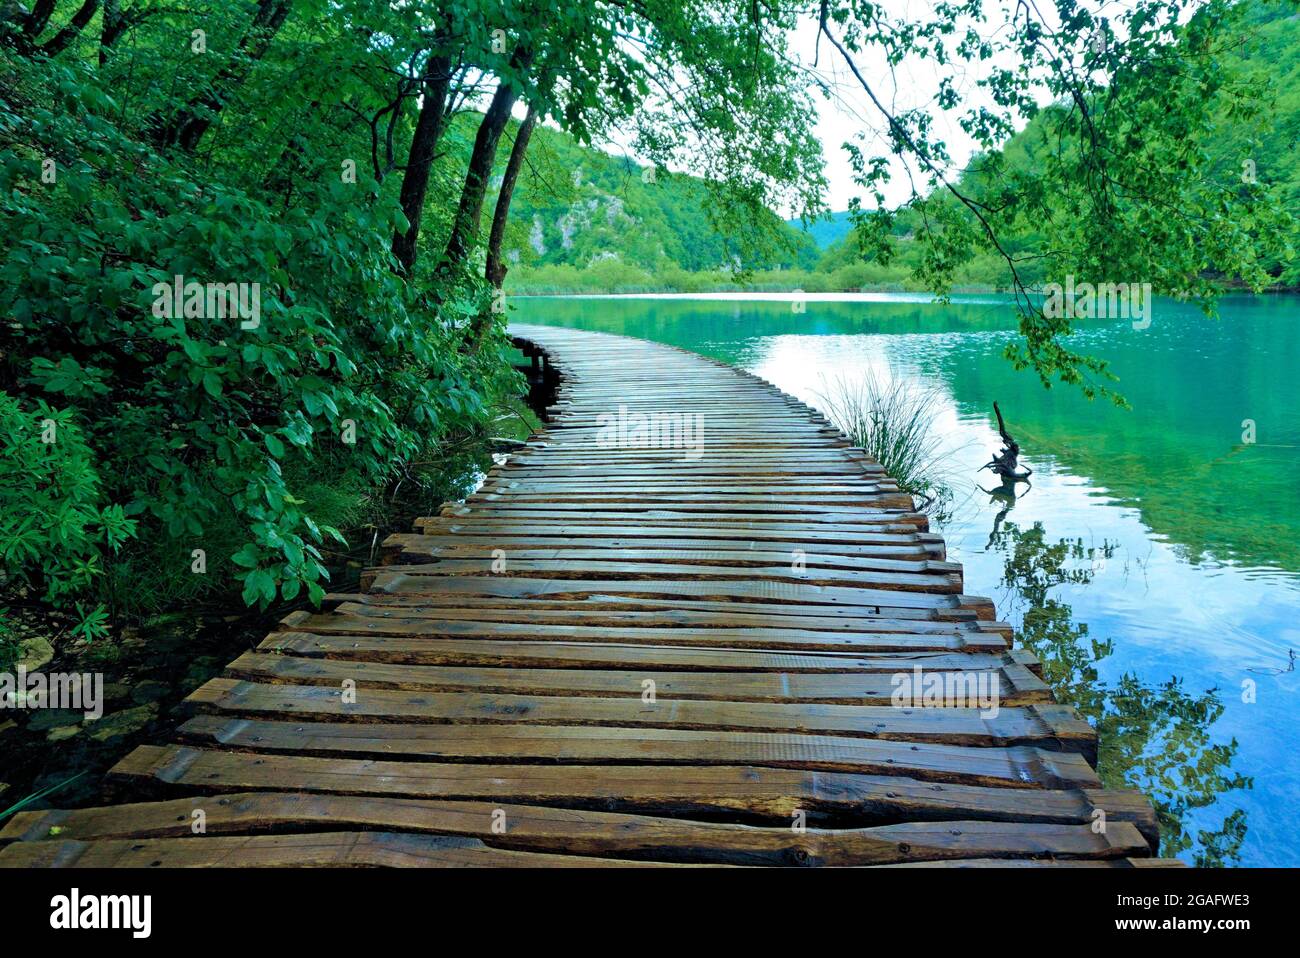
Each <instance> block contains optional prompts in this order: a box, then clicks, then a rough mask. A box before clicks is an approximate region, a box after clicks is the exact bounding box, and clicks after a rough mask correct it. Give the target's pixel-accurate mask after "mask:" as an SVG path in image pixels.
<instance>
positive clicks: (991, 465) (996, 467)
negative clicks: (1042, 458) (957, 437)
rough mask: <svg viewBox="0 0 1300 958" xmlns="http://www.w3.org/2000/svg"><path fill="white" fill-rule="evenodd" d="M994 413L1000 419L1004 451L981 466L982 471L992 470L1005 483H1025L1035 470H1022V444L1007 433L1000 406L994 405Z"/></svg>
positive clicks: (1025, 468) (999, 424) (999, 425)
mask: <svg viewBox="0 0 1300 958" xmlns="http://www.w3.org/2000/svg"><path fill="white" fill-rule="evenodd" d="M993 412H994V413H995V414H996V415H997V417H998V432H999V433H1001V434H1002V444H1003V445H1002V451H1001V452H999V453H998V454H997V455H996V456H994V457H993V459H992V460H990V461H989V462H987V463H985V464H984V465H982V466H980V470H981V471H983V470H985V469H991V470H993V472H994V473H995V474H996V475H999V476H1001V477H1002V481H1003V483H1004V484H1005V483H1007V482H1011V483H1016V482H1025V481H1027V480H1028V479H1029V477H1030V476H1032V475H1033V474H1034V470H1032V469H1030V468H1029V467H1028V466H1025V467H1024V469H1023V470H1022V469H1021V468H1020V443H1018V442H1016V441H1015V439H1013V438H1012V436H1011V433H1009V432H1007V425H1006V423H1005V422H1003V420H1002V410H1001V409H999V408H998V404H997V403H996V402H995V403H994V404H993Z"/></svg>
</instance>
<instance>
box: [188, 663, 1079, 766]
mask: <svg viewBox="0 0 1300 958" xmlns="http://www.w3.org/2000/svg"><path fill="white" fill-rule="evenodd" d="M647 682H650V683H654V682H655V680H654V679H653V678H644V679H640V680H636V681H635V684H634V685H633V686H632V687H631V688H630V689H629V690H628V692H629V693H630V694H628V695H625V696H624V697H622V698H606V697H599V698H598V697H595V696H587V697H570V696H560V695H550V696H541V695H516V694H505V693H496V694H483V693H477V692H443V691H433V690H419V691H408V690H405V689H386V688H365V689H361V688H357V687H355V686H349V685H347V684H346V683H344V684H343V685H342V686H326V685H284V684H269V683H261V682H249V681H243V680H240V679H234V678H217V679H212V680H211V681H209V682H207V683H205V684H204V685H203V686H201V687H200V688H198V689H196V690H195V691H194V692H192V693H190V695H189V696H188V697H187V698H186V699H185V702H186V703H187V704H188V705H191V706H193V707H195V708H197V709H201V710H203V711H213V712H232V713H235V714H239V715H255V716H259V717H293V718H310V719H317V718H324V719H327V720H334V721H340V720H341V721H355V722H421V723H423V722H427V723H452V724H503V723H505V724H519V723H526V724H532V725H566V726H586V725H593V726H609V727H619V728H629V727H630V728H638V729H641V728H671V729H690V730H699V731H706V730H714V729H716V730H719V731H773V732H809V733H814V734H825V735H837V736H851V737H854V738H866V739H871V740H874V741H880V742H928V743H942V744H945V745H962V746H998V747H1008V746H1015V745H1034V746H1036V747H1039V748H1050V749H1055V750H1061V751H1069V752H1080V753H1083V754H1088V755H1091V754H1092V753H1094V752H1095V748H1096V733H1095V732H1094V731H1093V729H1092V726H1090V725H1089V724H1088V723H1087V722H1085V721H1083V720H1082V719H1081V718H1079V717H1078V715H1077V714H1076V713H1075V712H1074V710H1073V709H1070V708H1068V707H1066V706H1060V705H1054V704H1044V705H1029V706H1024V707H1016V708H1001V707H999V706H998V704H997V696H996V694H994V695H992V696H990V697H989V699H988V701H989V707H987V708H985V709H981V708H956V707H947V708H920V707H917V708H896V707H894V706H892V705H890V706H875V705H838V704H825V703H812V702H796V703H786V702H738V701H725V700H720V701H719V700H693V699H674V698H669V697H667V696H664V697H660V696H659V695H658V692H657V686H655V687H654V688H653V698H652V700H650V701H647V697H648V696H649V695H650V692H648V691H647V690H646V688H647V687H646V686H645V683H647ZM606 694H608V693H606Z"/></svg>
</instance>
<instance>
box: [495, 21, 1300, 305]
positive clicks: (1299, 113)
mask: <svg viewBox="0 0 1300 958" xmlns="http://www.w3.org/2000/svg"><path fill="white" fill-rule="evenodd" d="M1222 61H1223V69H1224V72H1225V74H1227V73H1232V74H1237V75H1239V76H1241V77H1243V78H1244V81H1245V82H1247V83H1249V84H1254V85H1255V86H1256V87H1257V89H1258V91H1259V93H1260V100H1261V104H1262V107H1263V109H1262V111H1261V112H1259V113H1258V114H1251V113H1250V112H1249V111H1244V110H1242V109H1241V108H1240V104H1238V103H1237V102H1235V101H1234V100H1232V99H1231V98H1229V97H1228V96H1224V97H1222V98H1221V99H1220V100H1219V101H1218V103H1217V104H1216V114H1217V115H1216V116H1215V117H1214V123H1213V125H1214V134H1213V136H1212V137H1210V138H1209V139H1208V141H1207V146H1206V149H1207V153H1208V162H1207V168H1208V169H1209V170H1212V171H1213V175H1214V176H1215V177H1217V178H1220V179H1222V180H1224V181H1238V180H1239V181H1242V182H1243V183H1244V182H1246V181H1247V180H1249V179H1251V178H1254V179H1255V180H1256V181H1257V182H1258V183H1259V184H1261V185H1263V186H1264V187H1266V188H1272V189H1275V190H1276V191H1277V195H1278V196H1279V197H1280V198H1281V200H1282V203H1283V206H1284V207H1285V208H1286V209H1287V210H1289V211H1290V212H1291V213H1292V214H1293V215H1295V216H1297V217H1300V13H1297V12H1296V10H1295V6H1294V4H1291V3H1288V2H1278V0H1252V2H1251V3H1249V4H1247V13H1246V15H1245V16H1244V18H1243V22H1242V23H1241V24H1240V27H1239V29H1238V31H1237V33H1236V35H1235V36H1234V37H1233V38H1232V42H1231V43H1229V44H1226V45H1225V50H1224V53H1223V55H1222ZM1060 115H1061V113H1060V110H1059V109H1056V108H1049V109H1048V110H1045V111H1043V112H1042V113H1040V114H1039V115H1038V116H1037V117H1035V118H1034V119H1033V120H1031V121H1030V122H1029V123H1028V124H1027V125H1026V126H1025V127H1024V128H1023V129H1022V130H1021V131H1020V132H1018V133H1017V134H1016V135H1015V136H1014V137H1012V138H1011V139H1010V140H1009V141H1008V142H1007V143H1006V145H1005V147H1004V148H1003V149H1002V150H1001V151H999V153H998V154H996V155H995V157H996V161H997V164H998V165H997V169H996V172H994V171H993V167H992V166H991V165H990V163H989V160H990V155H982V156H977V157H976V158H975V159H974V160H972V162H971V163H970V166H969V168H968V169H967V170H966V171H965V173H964V174H963V175H962V176H961V178H960V180H959V184H960V186H961V188H963V189H967V190H969V191H971V192H972V193H973V194H980V195H986V196H990V197H992V196H993V195H994V194H995V192H996V187H995V184H994V183H993V182H992V177H996V178H998V179H999V180H1003V181H1005V180H1006V179H1008V178H1014V177H1015V176H1016V174H1017V172H1018V171H1024V170H1026V169H1030V168H1033V167H1035V166H1036V165H1041V164H1042V163H1043V162H1044V161H1045V160H1046V158H1047V156H1048V155H1049V154H1050V153H1051V152H1052V151H1053V150H1055V149H1056V148H1057V146H1058V145H1059V137H1058V134H1059V129H1058V126H1057V124H1056V122H1055V119H1056V118H1058V117H1059V116H1060ZM556 145H557V149H556V153H557V158H558V157H562V162H561V165H560V168H561V169H578V168H580V167H585V168H590V169H593V170H602V171H603V173H602V174H599V179H598V182H599V183H600V188H599V189H597V188H595V187H592V186H589V187H588V189H587V191H586V196H585V199H583V200H579V199H577V197H576V196H575V197H574V198H573V199H572V200H571V201H569V202H567V203H566V202H564V201H560V200H558V199H555V197H558V196H560V195H563V194H562V193H561V192H558V191H557V192H554V193H553V192H551V189H552V188H558V187H562V186H564V184H562V183H560V180H562V179H563V177H562V176H552V177H551V178H550V179H549V180H547V179H545V178H543V177H538V178H537V179H535V180H534V181H533V182H532V183H531V185H530V187H529V191H530V194H531V195H530V200H529V202H528V205H527V206H525V205H523V204H520V205H519V206H517V210H518V211H519V212H518V215H517V216H516V217H515V218H514V222H513V223H512V227H513V228H514V229H515V230H516V231H517V232H518V233H519V234H520V235H521V236H522V234H524V233H526V232H528V231H529V230H531V233H530V235H531V236H533V237H535V238H536V237H538V236H541V237H542V242H541V243H540V244H539V248H545V249H546V253H545V254H543V255H539V256H537V257H536V258H535V259H534V258H530V257H529V256H528V255H526V254H525V255H524V256H523V258H522V263H523V264H524V265H525V266H532V265H534V264H536V265H542V264H555V263H562V264H567V265H571V266H576V267H588V269H587V270H586V271H582V272H578V271H575V270H563V271H558V270H550V271H537V272H533V271H528V270H525V271H524V272H523V273H521V274H520V275H519V276H517V277H516V278H515V282H514V285H513V287H512V288H516V289H522V290H530V289H537V290H538V291H555V290H562V289H564V288H574V289H588V290H591V289H604V290H610V291H617V290H619V289H624V290H632V289H666V290H678V291H684V292H689V291H696V290H702V289H715V288H716V289H734V288H741V286H742V285H743V284H742V283H741V282H739V281H738V280H737V278H736V277H735V276H734V275H732V274H731V273H730V272H728V271H725V270H723V269H722V267H723V266H724V265H725V263H726V258H725V249H724V247H723V244H722V243H721V242H720V240H719V239H718V238H717V237H716V236H712V235H711V229H710V227H709V224H708V223H707V221H706V220H705V219H704V218H703V217H702V216H701V215H700V214H699V212H698V206H697V205H696V204H694V203H692V202H691V201H690V197H691V194H692V190H693V185H692V184H691V183H690V181H689V180H686V178H679V179H677V180H675V181H674V183H673V185H672V186H671V187H670V188H668V189H660V190H653V189H650V190H647V189H646V188H645V187H644V185H643V184H642V183H641V180H640V175H641V171H640V169H638V168H636V167H634V166H632V165H631V164H630V163H629V162H628V161H625V160H615V159H613V158H611V157H608V156H606V155H604V154H601V153H599V152H597V151H594V150H590V149H577V148H574V147H572V146H571V145H568V144H564V143H562V142H560V143H557V144H556ZM825 146H826V149H827V150H832V149H838V146H839V145H838V144H826V145H825ZM1003 164H1004V165H1003ZM602 190H603V194H604V195H611V194H612V196H613V197H621V196H625V197H627V198H628V199H629V200H631V198H632V197H635V201H634V202H622V201H621V200H620V199H613V198H611V200H609V201H606V200H605V199H603V198H602V196H600V195H598V194H600V193H601V191H602ZM593 200H594V201H595V206H593V207H585V206H584V203H586V204H589V203H592V202H593ZM683 201H684V202H683ZM1048 203H1049V205H1050V199H1049V200H1048ZM615 208H617V210H618V212H617V215H613V214H612V213H611V210H612V209H615ZM525 209H526V210H527V212H524V211H525ZM664 210H671V211H672V215H670V216H668V217H663V216H661V215H660V213H661V211H664ZM786 225H787V226H789V227H790V229H791V231H792V232H793V234H794V237H793V241H794V242H795V243H796V244H797V245H796V246H795V247H794V252H793V254H786V255H781V256H775V257H769V258H767V259H766V260H764V259H757V260H754V261H751V262H750V263H747V264H746V265H747V266H749V267H751V268H752V269H753V270H754V273H753V275H751V276H748V277H746V278H745V281H744V282H745V283H747V284H748V285H749V286H750V287H752V288H755V289H759V290H767V289H786V290H789V289H802V290H805V291H809V292H820V291H827V290H846V289H857V288H861V287H864V286H866V287H877V288H899V289H924V288H926V286H927V284H926V283H925V282H923V281H921V280H920V279H918V278H917V277H916V276H915V275H914V273H915V271H916V269H917V267H918V266H919V265H920V263H921V259H922V256H923V251H922V250H921V249H920V248H919V247H918V246H917V245H916V244H915V243H913V242H912V241H911V236H912V234H913V230H914V228H915V226H916V225H917V218H916V216H915V215H914V214H911V213H909V212H908V211H906V210H904V211H900V212H899V214H898V215H897V217H896V220H895V222H894V223H893V224H892V226H891V230H890V232H891V234H892V235H893V237H894V240H895V248H894V251H893V257H892V258H891V260H890V261H889V262H888V263H882V262H879V261H877V258H876V257H875V256H873V255H871V254H870V253H868V254H867V255H865V256H864V254H863V252H862V250H860V248H859V246H860V244H859V241H858V237H857V235H856V234H855V233H854V231H853V222H852V217H851V215H850V214H849V212H848V211H841V212H835V213H829V214H825V215H823V216H822V217H820V218H818V219H816V220H814V221H813V222H812V223H811V224H809V225H808V226H807V227H804V226H803V224H801V223H800V222H799V221H798V220H791V221H788V222H787V224H786ZM1032 226H1033V223H1032V220H1030V221H1028V222H1027V223H1025V224H1021V229H1020V230H1019V232H1017V233H1013V234H1012V235H1009V236H1007V237H1006V241H1007V243H1008V244H1009V246H1010V247H1011V248H1022V247H1028V246H1030V245H1032V243H1033V242H1034V240H1035V239H1036V236H1035V233H1034V230H1033V229H1032ZM539 229H540V230H541V232H540V233H539V232H538V230H539ZM566 231H567V232H569V233H571V235H570V237H569V240H568V242H569V243H571V245H570V246H567V247H563V248H562V249H560V250H556V249H555V248H554V246H555V244H554V242H553V238H554V239H561V240H562V239H563V237H562V235H561V234H562V233H564V232H566ZM547 244H550V245H547ZM524 245H526V244H525V243H523V241H522V240H521V241H520V242H519V246H520V247H523V246H524ZM615 263H619V264H626V266H629V267H636V268H635V269H619V268H616V267H615V265H614V264H615ZM1267 269H1268V272H1269V274H1270V275H1271V276H1272V277H1273V278H1274V281H1275V283H1276V285H1278V286H1279V287H1288V288H1290V287H1295V286H1298V285H1300V257H1291V258H1289V259H1288V258H1287V257H1285V256H1277V255H1275V256H1273V257H1271V258H1270V259H1269V260H1268V262H1267ZM1210 273H1211V274H1213V273H1214V270H1213V267H1210ZM1024 276H1025V278H1026V279H1030V280H1040V279H1041V278H1042V271H1041V267H1035V266H1033V265H1030V266H1028V267H1027V268H1026V270H1025V273H1024ZM1216 278H1217V279H1219V280H1221V281H1224V282H1227V283H1232V282H1233V281H1234V280H1235V279H1236V277H1233V276H1217V277H1216ZM954 279H955V285H956V287H957V288H996V289H1005V288H1007V287H1008V286H1009V285H1010V283H1011V276H1010V272H1009V269H1008V267H1007V264H1006V262H1005V261H1004V260H1003V259H1002V258H1001V257H1000V256H999V255H997V254H996V253H994V252H991V251H985V252H982V253H978V254H976V255H974V256H972V257H970V259H969V260H968V261H966V262H964V263H962V264H960V265H958V266H957V267H956V268H955V271H954Z"/></svg>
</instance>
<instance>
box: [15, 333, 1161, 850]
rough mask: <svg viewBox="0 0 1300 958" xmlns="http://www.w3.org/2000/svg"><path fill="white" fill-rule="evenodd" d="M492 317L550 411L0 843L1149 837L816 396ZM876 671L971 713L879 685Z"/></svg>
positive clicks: (1041, 845)
mask: <svg viewBox="0 0 1300 958" xmlns="http://www.w3.org/2000/svg"><path fill="white" fill-rule="evenodd" d="M511 332H512V334H513V335H514V336H515V337H516V341H517V343H518V344H519V345H520V346H521V348H523V349H524V350H525V352H527V353H529V354H531V355H533V356H534V357H539V356H542V357H544V360H543V361H542V363H541V365H547V366H549V367H550V368H551V369H553V370H558V371H559V372H560V373H561V374H562V377H563V378H562V381H561V383H560V387H559V393H558V399H557V402H556V403H555V405H554V406H553V407H551V410H550V422H549V424H548V426H547V427H546V428H545V429H544V430H542V431H541V432H540V433H538V434H537V435H536V436H534V437H533V439H532V440H530V442H529V443H528V444H527V445H526V446H524V447H523V448H522V449H521V450H520V451H518V452H517V454H515V455H513V456H512V457H511V458H510V459H509V461H508V462H506V463H505V464H503V465H501V466H498V467H496V468H494V469H493V470H492V472H491V473H490V474H489V476H488V477H487V479H486V481H485V483H484V484H483V486H482V487H481V488H480V489H479V490H478V491H477V492H476V493H475V494H474V495H473V496H471V497H470V498H469V499H468V500H467V501H466V502H465V503H463V504H456V505H451V506H448V507H446V508H444V509H443V510H442V512H441V514H440V515H438V516H436V517H431V518H427V519H423V520H421V521H420V522H419V523H418V531H417V532H416V533H413V534H409V535H399V536H393V537H392V538H391V539H390V540H389V542H388V543H387V547H388V552H387V559H388V561H387V562H386V564H385V565H383V566H381V567H380V568H377V569H373V570H369V571H368V572H367V573H366V575H365V576H364V577H363V579H362V590H361V591H360V592H358V593H356V594H346V595H331V596H330V597H329V599H328V601H327V604H326V609H327V611H324V612H321V613H319V614H313V613H308V612H295V613H293V614H291V615H289V616H288V617H287V618H286V619H285V620H284V621H283V622H282V624H281V625H280V626H279V628H278V629H277V630H276V631H275V632H273V633H272V634H271V635H269V636H267V638H266V639H265V640H264V641H263V642H262V644H261V645H260V647H259V648H258V649H257V650H256V651H254V652H249V653H246V654H244V655H241V656H240V657H239V658H238V659H236V660H235V661H234V662H232V663H231V664H230V666H229V667H228V668H227V670H226V673H225V675H224V676H223V677H221V678H218V679H214V680H213V681H211V682H209V683H208V684H207V685H205V686H203V687H202V688H200V689H199V690H197V691H196V692H195V693H194V694H193V695H192V696H191V697H190V702H191V703H192V705H193V707H194V714H193V717H192V718H191V719H190V720H189V721H187V722H185V724H183V725H182V726H181V727H180V728H179V729H178V730H177V734H176V739H175V742H174V743H173V744H170V745H166V746H143V747H140V748H138V749H137V750H136V751H134V752H133V753H131V754H130V755H129V756H128V757H127V758H126V759H124V760H123V761H122V762H121V763H119V764H118V765H117V766H116V767H115V768H114V769H113V770H112V772H111V773H110V780H111V782H112V783H113V784H114V786H115V788H116V789H117V794H118V796H119V797H120V798H122V799H123V801H130V802H132V804H116V805H110V806H107V807H103V808H93V809H79V810H72V811H35V812H27V813H22V814H19V815H17V816H15V818H14V819H13V820H12V821H11V822H10V823H8V825H7V827H5V828H4V830H3V832H0V843H3V844H4V847H3V848H0V865H9V866H26V865H56V866H71V865H81V866H104V865H134V866H142V867H158V866H162V867H166V866H178V865H308V864H325V865H470V866H503V865H511V866H513V865H524V866H535V865H542V866H568V865H579V866H592V865H626V864H631V863H639V864H643V863H667V862H671V863H701V864H799V865H809V864H826V865H895V864H916V863H940V864H942V863H945V862H952V863H956V864H962V865H979V864H1058V863H1067V864H1087V865H1093V866H1098V865H1104V866H1132V865H1143V864H1170V863H1169V862H1165V861H1162V860H1159V859H1154V858H1152V857H1150V856H1151V855H1152V848H1153V847H1154V845H1153V843H1154V842H1155V840H1156V822H1155V815H1154V813H1153V811H1152V808H1151V806H1150V804H1149V803H1148V802H1147V800H1146V799H1145V798H1143V797H1142V796H1141V795H1138V794H1136V793H1133V792H1126V791H1111V790H1107V789H1105V788H1103V787H1102V784H1101V782H1100V780H1099V779H1098V777H1097V773H1096V772H1095V771H1094V768H1093V762H1094V761H1095V754H1096V739H1095V735H1094V733H1093V731H1092V729H1091V728H1090V727H1089V726H1088V724H1087V723H1086V722H1084V721H1082V720H1081V718H1080V717H1079V716H1078V715H1077V714H1076V713H1075V712H1074V711H1073V710H1072V709H1070V708H1068V707H1065V706H1061V705H1058V704H1056V703H1055V702H1054V700H1053V697H1052V694H1051V691H1050V690H1049V689H1048V687H1047V686H1046V685H1045V684H1044V683H1043V682H1042V680H1041V678H1040V677H1039V674H1038V673H1039V667H1038V663H1037V662H1036V661H1035V660H1034V659H1033V657H1032V656H1030V655H1028V654H1027V653H1025V652H1023V651H1020V650H1016V649H1015V648H1013V644H1012V636H1011V630H1010V628H1009V627H1008V626H1007V625H1005V624H1003V623H1000V622H998V621H996V618H995V613H994V609H993V605H992V603H991V602H990V601H989V600H988V599H984V598H978V597H976V596H972V595H968V594H966V592H965V588H964V585H963V582H962V571H961V567H960V566H959V565H957V564H954V563H951V562H946V561H944V546H943V541H942V540H941V539H940V538H939V537H938V536H936V535H932V534H930V533H929V532H928V531H927V525H926V520H925V517H924V516H921V515H918V514H916V513H915V512H914V511H913V510H914V504H913V502H912V500H911V499H910V497H909V496H907V495H905V494H903V493H901V492H900V491H899V490H898V487H897V486H896V485H895V484H894V482H893V481H892V480H891V479H890V478H889V477H888V476H887V475H885V474H884V472H883V470H882V469H881V468H880V466H879V465H877V464H876V463H874V462H873V461H871V460H870V459H868V458H867V457H866V456H865V455H864V454H863V453H862V452H861V451H860V450H858V449H855V448H853V447H852V446H851V445H850V443H849V442H848V441H847V440H846V439H845V438H844V437H843V436H842V435H841V434H840V433H839V431H838V430H836V429H835V428H833V427H832V426H830V425H829V424H828V423H827V421H826V420H825V419H824V418H823V417H822V416H821V415H820V414H819V413H817V412H815V411H814V410H812V409H810V408H809V407H807V406H805V405H803V404H802V403H800V402H798V401H796V400H795V399H793V398H791V397H790V396H787V395H785V394H784V393H782V392H780V391H779V390H777V389H776V388H775V387H773V386H771V385H770V384H768V383H766V382H764V381H762V380H760V379H757V378H755V377H754V376H752V375H750V374H747V373H744V372H741V371H738V370H736V369H732V368H730V367H727V366H725V365H722V364H719V363H716V362H714V361H711V360H708V359H705V358H703V357H700V356H696V355H693V354H691V353H687V352H683V351H680V350H676V349H673V348H670V347H667V346H661V345H655V344H652V343H648V342H643V341H640V340H634V339H628V338H624V337H618V336H610V335H606V334H600V333H589V332H580V331H576V330H569V329H561V328H551V327H539V326H522V325H517V326H513V327H512V329H511ZM534 362H538V359H536V358H535V359H534ZM900 677H906V678H908V679H909V680H913V681H915V680H917V679H918V678H919V679H920V683H921V684H922V689H921V690H920V691H923V690H924V688H926V687H928V683H930V682H934V681H936V680H942V681H943V682H944V683H945V684H946V687H948V688H949V689H950V690H951V693H952V694H953V695H960V694H961V693H962V690H965V692H966V693H978V692H983V693H985V694H988V693H990V692H991V691H992V690H994V689H996V692H997V708H996V709H993V708H990V707H988V706H989V702H988V700H987V699H986V700H984V701H983V702H982V703H981V702H980V701H978V700H976V701H970V700H966V701H963V700H960V699H958V700H955V701H954V700H952V699H951V698H949V699H947V700H944V701H942V702H936V701H934V700H930V699H925V698H922V700H921V702H920V703H910V705H911V706H913V707H898V706H897V705H896V704H895V701H894V695H895V691H896V689H898V688H899V685H900V681H901V678H900ZM962 704H964V705H968V706H971V707H957V706H958V705H962ZM916 705H919V706H920V707H915V706H916ZM1103 825H1104V827H1103ZM200 826H201V827H200ZM1173 864H1176V863H1173Z"/></svg>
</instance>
